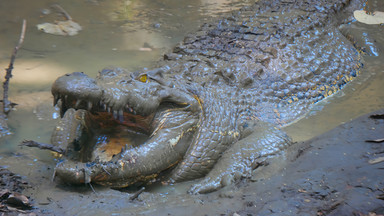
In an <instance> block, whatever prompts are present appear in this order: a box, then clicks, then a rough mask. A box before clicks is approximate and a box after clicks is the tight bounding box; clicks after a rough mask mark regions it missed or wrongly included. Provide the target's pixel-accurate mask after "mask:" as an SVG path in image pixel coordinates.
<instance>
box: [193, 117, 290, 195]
mask: <svg viewBox="0 0 384 216" xmlns="http://www.w3.org/2000/svg"><path fill="white" fill-rule="evenodd" d="M251 123H252V122H251ZM247 125H249V126H248V128H247V129H246V131H245V133H244V136H243V138H242V139H240V140H239V141H238V142H236V143H235V144H234V145H233V146H232V147H231V148H229V149H228V150H227V151H226V152H224V154H223V156H222V157H221V158H220V160H219V161H218V163H217V164H216V165H215V166H214V167H213V169H212V171H211V172H209V174H208V175H207V176H206V177H204V178H203V179H202V180H201V181H200V182H199V183H197V184H195V185H193V186H192V188H191V189H190V190H189V192H190V193H194V194H196V193H208V192H212V191H216V190H218V189H220V188H222V187H225V186H227V185H230V184H232V183H233V182H236V181H237V180H239V179H240V178H247V177H250V176H251V174H252V170H254V169H255V168H256V167H257V166H258V165H259V164H260V163H261V162H263V161H264V160H265V159H267V158H268V157H270V156H272V155H274V154H277V153H278V152H281V151H280V150H281V149H284V148H287V147H288V146H289V145H290V144H291V139H290V138H289V137H288V136H287V135H286V134H285V133H284V132H283V131H281V130H279V129H278V128H276V127H274V126H273V125H272V124H269V123H265V122H260V121H256V122H253V125H251V124H248V123H247Z"/></svg>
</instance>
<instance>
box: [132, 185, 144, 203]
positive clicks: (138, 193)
mask: <svg viewBox="0 0 384 216" xmlns="http://www.w3.org/2000/svg"><path fill="white" fill-rule="evenodd" d="M144 190H145V187H142V188H140V190H138V191H136V193H134V194H133V195H132V196H131V197H129V200H130V201H133V200H135V199H137V197H139V195H140V194H141V193H143V192H144Z"/></svg>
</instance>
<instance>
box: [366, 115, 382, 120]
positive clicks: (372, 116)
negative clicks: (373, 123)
mask: <svg viewBox="0 0 384 216" xmlns="http://www.w3.org/2000/svg"><path fill="white" fill-rule="evenodd" d="M369 118H372V119H384V114H374V115H370V116H369Z"/></svg>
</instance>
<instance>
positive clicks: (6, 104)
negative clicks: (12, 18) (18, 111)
mask: <svg viewBox="0 0 384 216" xmlns="http://www.w3.org/2000/svg"><path fill="white" fill-rule="evenodd" d="M26 28H27V21H26V20H25V19H24V20H23V27H22V28H21V34H20V39H19V43H18V44H17V46H16V47H15V49H14V50H13V53H12V56H11V61H10V62H9V66H8V68H7V69H6V74H5V81H4V83H3V112H4V113H5V114H8V113H9V111H10V110H11V108H10V107H11V106H10V104H11V102H10V101H9V100H8V88H9V80H10V79H11V77H12V70H13V64H14V63H15V59H16V54H17V51H18V50H19V49H20V47H21V45H22V44H23V42H24V36H25V29H26Z"/></svg>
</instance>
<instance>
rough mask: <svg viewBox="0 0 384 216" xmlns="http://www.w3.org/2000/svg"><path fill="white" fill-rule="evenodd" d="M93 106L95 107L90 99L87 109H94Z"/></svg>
mask: <svg viewBox="0 0 384 216" xmlns="http://www.w3.org/2000/svg"><path fill="white" fill-rule="evenodd" d="M92 107H93V104H92V102H91V101H88V104H87V109H88V111H90V110H92Z"/></svg>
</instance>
